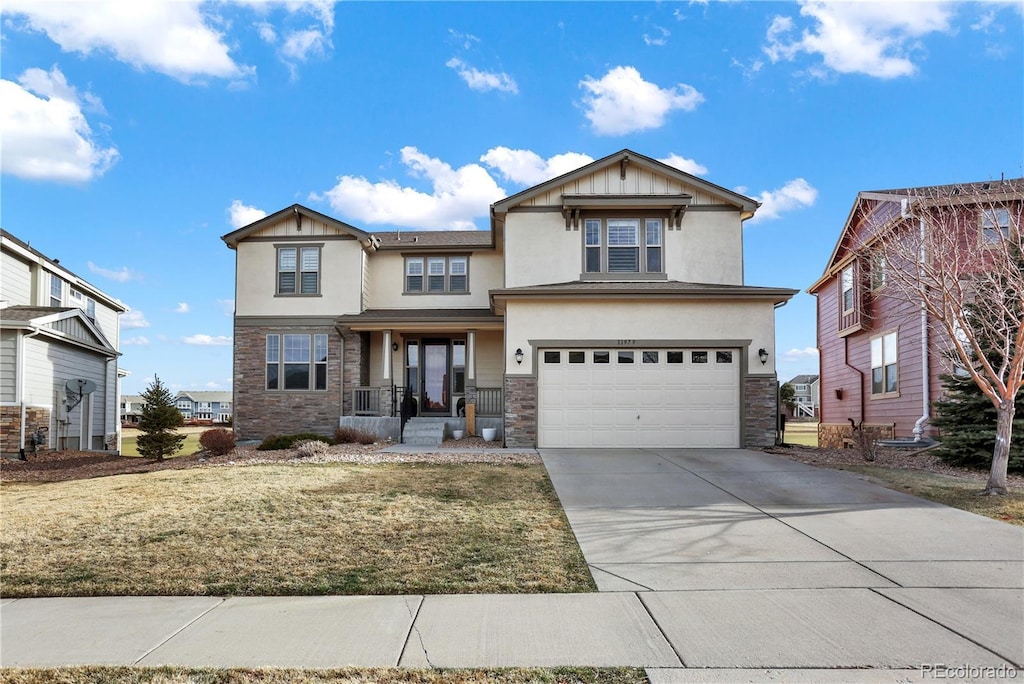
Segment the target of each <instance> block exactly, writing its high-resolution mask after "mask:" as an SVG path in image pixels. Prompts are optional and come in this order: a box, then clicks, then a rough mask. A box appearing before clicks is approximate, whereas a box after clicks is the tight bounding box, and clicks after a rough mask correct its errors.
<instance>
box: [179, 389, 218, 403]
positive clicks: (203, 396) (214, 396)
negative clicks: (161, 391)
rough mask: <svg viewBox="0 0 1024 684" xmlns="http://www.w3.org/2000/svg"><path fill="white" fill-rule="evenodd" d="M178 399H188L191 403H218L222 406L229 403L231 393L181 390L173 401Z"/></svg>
mask: <svg viewBox="0 0 1024 684" xmlns="http://www.w3.org/2000/svg"><path fill="white" fill-rule="evenodd" d="M178 397H188V398H189V399H191V400H192V401H208V402H210V403H214V402H219V403H222V404H223V403H225V402H230V401H231V392H225V391H224V390H182V391H180V392H178V393H177V394H176V395H175V399H177V398H178Z"/></svg>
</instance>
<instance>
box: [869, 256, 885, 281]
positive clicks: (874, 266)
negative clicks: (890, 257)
mask: <svg viewBox="0 0 1024 684" xmlns="http://www.w3.org/2000/svg"><path fill="white" fill-rule="evenodd" d="M888 268H889V265H888V263H887V262H886V259H885V256H883V255H881V254H876V255H875V256H874V257H873V258H872V259H871V289H872V290H881V289H882V288H883V287H885V283H886V280H887V279H888V277H889V276H888V273H887V271H888Z"/></svg>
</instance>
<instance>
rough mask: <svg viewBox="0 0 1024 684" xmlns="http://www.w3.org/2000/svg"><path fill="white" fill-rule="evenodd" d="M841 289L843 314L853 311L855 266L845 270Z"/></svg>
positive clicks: (841, 280) (851, 265)
mask: <svg viewBox="0 0 1024 684" xmlns="http://www.w3.org/2000/svg"><path fill="white" fill-rule="evenodd" d="M839 288H840V292H841V293H842V301H843V313H847V312H850V311H853V304H854V299H853V264H850V265H849V266H847V267H846V268H844V269H843V273H842V275H841V276H840V285H839Z"/></svg>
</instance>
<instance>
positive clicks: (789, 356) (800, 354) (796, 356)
mask: <svg viewBox="0 0 1024 684" xmlns="http://www.w3.org/2000/svg"><path fill="white" fill-rule="evenodd" d="M782 358H784V359H786V360H787V361H801V360H803V359H816V358H818V350H817V349H815V348H814V347H804V348H803V349H796V348H793V349H790V350H789V351H788V352H786V353H784V354H783V355H782Z"/></svg>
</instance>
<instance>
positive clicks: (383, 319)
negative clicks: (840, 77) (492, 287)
mask: <svg viewBox="0 0 1024 684" xmlns="http://www.w3.org/2000/svg"><path fill="white" fill-rule="evenodd" d="M335 323H337V325H339V326H341V327H344V328H348V329H349V330H353V331H356V332H367V331H376V330H392V331H396V332H420V331H423V330H430V331H460V332H461V331H465V330H467V329H473V330H502V329H504V327H505V319H504V318H503V317H502V316H497V315H495V314H493V313H491V310H490V309H367V310H366V311H364V312H362V313H360V314H349V315H345V316H338V318H337V319H335Z"/></svg>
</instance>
